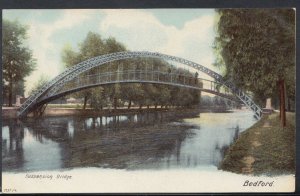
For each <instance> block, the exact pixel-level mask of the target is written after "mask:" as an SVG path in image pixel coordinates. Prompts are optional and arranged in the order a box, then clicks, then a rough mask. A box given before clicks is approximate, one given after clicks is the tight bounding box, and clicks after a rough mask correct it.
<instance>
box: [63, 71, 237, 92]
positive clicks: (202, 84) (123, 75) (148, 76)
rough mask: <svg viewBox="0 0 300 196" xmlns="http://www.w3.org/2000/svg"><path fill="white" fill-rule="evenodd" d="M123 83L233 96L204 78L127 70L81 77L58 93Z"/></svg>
mask: <svg viewBox="0 0 300 196" xmlns="http://www.w3.org/2000/svg"><path fill="white" fill-rule="evenodd" d="M118 82H120V83H122V82H142V83H143V82H149V83H151V82H152V83H160V84H177V85H180V86H186V87H193V88H196V89H206V90H210V91H214V92H218V93H223V94H225V95H232V93H231V91H230V90H229V89H228V88H226V87H225V86H222V84H220V83H218V82H215V81H210V80H206V79H202V78H195V77H193V76H191V75H188V74H181V73H170V72H161V71H148V70H127V71H115V72H106V73H98V74H93V75H85V74H82V75H79V76H77V77H75V78H74V79H72V80H70V81H69V82H67V83H66V84H65V85H64V86H63V87H62V88H61V89H60V90H59V91H58V92H57V94H58V93H60V92H65V91H68V90H70V89H80V88H85V87H89V86H95V85H99V84H108V83H118Z"/></svg>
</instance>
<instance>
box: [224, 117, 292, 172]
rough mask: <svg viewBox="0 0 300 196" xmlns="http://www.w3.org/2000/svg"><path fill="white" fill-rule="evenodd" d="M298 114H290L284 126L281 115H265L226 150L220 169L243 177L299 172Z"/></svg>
mask: <svg viewBox="0 0 300 196" xmlns="http://www.w3.org/2000/svg"><path fill="white" fill-rule="evenodd" d="M295 130H296V128H295V113H287V126H286V127H285V128H282V127H281V126H280V119H279V113H273V114H271V115H266V116H263V117H262V119H261V120H260V121H258V122H257V123H256V124H255V125H253V126H252V127H250V128H249V129H248V130H246V131H244V132H243V133H241V134H240V135H239V137H238V139H237V140H236V141H235V142H234V143H233V144H232V145H231V146H230V147H229V148H228V149H227V150H226V152H225V158H224V159H223V161H222V162H221V164H220V169H222V170H226V171H231V172H235V173H242V174H254V175H261V174H267V175H277V174H294V173H295V156H296V155H295V150H296V148H295V134H296V133H295V132H296V131H295Z"/></svg>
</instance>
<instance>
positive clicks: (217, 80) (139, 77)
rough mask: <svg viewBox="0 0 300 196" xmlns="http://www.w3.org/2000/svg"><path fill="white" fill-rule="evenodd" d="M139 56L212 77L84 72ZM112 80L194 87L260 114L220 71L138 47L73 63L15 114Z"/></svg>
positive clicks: (131, 71) (251, 101)
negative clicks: (240, 104) (136, 49)
mask: <svg viewBox="0 0 300 196" xmlns="http://www.w3.org/2000/svg"><path fill="white" fill-rule="evenodd" d="M141 57H150V58H158V59H162V60H167V61H172V62H176V63H180V64H182V65H184V66H187V67H191V68H194V69H195V70H197V71H200V72H203V73H205V74H207V75H208V76H210V77H211V78H212V79H213V80H207V79H203V78H195V77H192V76H191V75H188V74H184V73H172V72H163V71H157V70H153V69H143V70H136V69H135V70H119V69H118V70H117V71H111V70H108V71H105V72H101V73H97V74H93V75H88V74H84V73H87V72H88V71H89V70H91V69H93V68H95V67H100V66H103V65H104V64H107V63H110V62H114V61H118V60H124V59H134V58H141ZM115 83H151V84H164V85H172V86H179V87H184V88H192V89H198V90H200V91H203V92H207V93H211V94H214V95H217V96H221V97H224V98H227V99H230V100H234V101H240V102H242V103H244V104H245V105H246V106H247V107H248V108H249V109H251V110H252V111H253V112H254V116H255V117H256V118H260V117H261V115H262V110H261V108H260V107H259V106H258V105H257V104H255V102H254V101H253V100H252V99H251V97H250V96H249V95H247V94H246V93H244V92H243V91H242V90H240V89H239V88H237V87H236V86H235V85H234V84H233V83H232V82H230V81H225V80H224V78H223V77H222V76H221V75H220V74H218V73H216V72H214V71H212V70H210V69H208V68H206V67H204V66H202V65H200V64H197V63H195V62H192V61H189V60H186V59H183V58H180V57H175V56H171V55H166V54H161V53H157V52H147V51H142V52H117V53H111V54H106V55H102V56H98V57H94V58H91V59H88V60H86V61H83V62H81V63H78V64H77V65H74V66H73V67H71V68H69V69H67V70H65V71H64V72H63V73H61V74H60V75H58V76H57V77H55V78H54V79H53V80H51V81H50V82H48V83H46V84H45V85H44V86H43V87H42V88H40V89H38V90H37V91H35V92H34V93H32V94H31V95H30V96H29V97H28V99H27V100H26V101H25V102H24V103H23V104H22V105H21V107H20V108H19V111H18V116H19V117H25V116H27V114H29V113H30V112H34V111H39V110H42V108H43V107H44V105H45V104H47V103H49V102H51V101H53V100H55V99H57V98H59V97H62V96H65V95H68V94H71V93H74V92H77V91H80V90H83V89H87V88H93V87H96V86H101V85H107V84H115Z"/></svg>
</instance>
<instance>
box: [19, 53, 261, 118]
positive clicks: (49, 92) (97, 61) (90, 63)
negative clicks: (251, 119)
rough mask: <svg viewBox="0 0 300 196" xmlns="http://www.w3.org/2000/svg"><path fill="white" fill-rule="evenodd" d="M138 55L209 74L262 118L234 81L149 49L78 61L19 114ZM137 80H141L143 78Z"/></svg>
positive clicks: (21, 115) (29, 100)
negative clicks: (78, 80) (102, 69)
mask: <svg viewBox="0 0 300 196" xmlns="http://www.w3.org/2000/svg"><path fill="white" fill-rule="evenodd" d="M138 57H151V58H158V59H163V60H169V61H174V62H177V63H181V64H184V65H186V66H188V67H192V68H194V69H196V70H198V71H201V72H203V73H205V74H207V75H209V76H210V77H212V78H213V79H214V80H215V81H216V82H217V83H220V84H222V85H223V86H224V87H226V88H228V89H230V91H231V93H232V94H234V95H235V96H236V97H237V98H238V99H239V100H240V101H241V102H243V103H244V104H245V105H246V106H247V107H248V108H249V109H251V110H252V111H253V112H254V116H255V117H256V118H260V117H261V115H262V110H261V108H260V107H259V106H258V105H257V104H256V103H255V102H254V101H253V100H252V99H251V98H250V96H248V95H247V94H245V93H244V92H243V91H242V90H240V89H238V88H237V87H236V86H235V85H234V84H233V83H232V82H229V81H225V80H224V79H223V77H222V76H221V75H220V74H218V73H216V72H214V71H212V70H210V69H208V68H206V67H204V66H202V65H200V64H198V63H195V62H192V61H189V60H186V59H183V58H180V57H176V56H171V55H166V54H161V53H157V52H148V51H141V52H129V51H128V52H127V51H126V52H116V53H111V54H105V55H101V56H98V57H94V58H91V59H88V60H86V61H83V62H81V63H78V64H76V65H74V66H73V67H71V68H69V69H67V70H65V71H64V72H63V73H61V74H60V75H58V76H57V77H55V78H54V79H53V80H51V81H50V82H48V83H46V84H45V85H44V86H43V87H42V88H40V89H38V90H37V91H35V92H34V93H33V94H31V95H30V97H29V98H28V99H27V100H26V101H25V102H24V103H23V104H22V105H21V107H20V108H19V111H18V116H19V117H24V116H26V115H27V114H28V113H29V112H30V111H32V110H34V109H36V107H37V106H38V105H40V104H41V103H43V102H45V100H51V98H52V97H56V96H57V94H58V92H59V91H60V90H61V88H62V87H63V86H64V85H65V84H66V83H68V82H69V81H72V80H73V79H74V78H76V77H77V76H79V75H80V74H81V73H83V72H86V71H88V70H90V69H92V68H94V67H97V66H101V65H103V64H106V63H109V62H113V61H118V60H123V59H132V58H138ZM137 82H141V80H139V81H137Z"/></svg>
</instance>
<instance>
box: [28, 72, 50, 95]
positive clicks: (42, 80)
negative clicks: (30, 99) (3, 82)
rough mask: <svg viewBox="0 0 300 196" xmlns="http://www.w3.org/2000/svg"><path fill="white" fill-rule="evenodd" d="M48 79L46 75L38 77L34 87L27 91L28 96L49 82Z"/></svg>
mask: <svg viewBox="0 0 300 196" xmlns="http://www.w3.org/2000/svg"><path fill="white" fill-rule="evenodd" d="M49 81H50V79H49V77H48V76H46V75H42V76H40V78H39V79H38V81H37V82H36V83H35V84H34V86H33V87H32V88H31V89H30V90H29V94H32V93H34V91H36V90H38V89H40V88H42V87H43V86H44V85H45V84H46V83H47V82H49Z"/></svg>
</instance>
